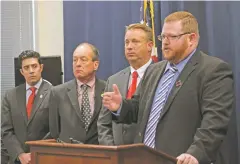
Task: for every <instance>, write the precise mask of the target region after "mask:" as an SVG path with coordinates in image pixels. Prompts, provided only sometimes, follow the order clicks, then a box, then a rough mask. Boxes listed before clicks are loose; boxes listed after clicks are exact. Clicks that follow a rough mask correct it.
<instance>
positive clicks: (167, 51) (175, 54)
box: [162, 42, 188, 64]
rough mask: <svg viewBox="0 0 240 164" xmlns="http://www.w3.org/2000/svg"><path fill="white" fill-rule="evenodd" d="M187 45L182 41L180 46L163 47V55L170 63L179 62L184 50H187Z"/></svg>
mask: <svg viewBox="0 0 240 164" xmlns="http://www.w3.org/2000/svg"><path fill="white" fill-rule="evenodd" d="M187 48H188V45H187V43H186V42H184V43H183V44H182V45H181V46H178V47H174V48H170V47H167V48H163V51H162V52H163V57H164V59H166V60H168V61H169V62H171V63H175V64H177V63H179V62H180V61H181V59H182V58H183V56H185V51H186V50H187Z"/></svg>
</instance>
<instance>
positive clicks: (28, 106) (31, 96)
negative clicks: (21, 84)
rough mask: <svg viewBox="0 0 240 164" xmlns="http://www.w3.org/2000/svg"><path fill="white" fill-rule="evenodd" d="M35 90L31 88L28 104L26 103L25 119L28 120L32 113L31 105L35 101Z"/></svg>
mask: <svg viewBox="0 0 240 164" xmlns="http://www.w3.org/2000/svg"><path fill="white" fill-rule="evenodd" d="M36 89H37V88H35V87H31V88H30V90H31V91H32V93H31V95H30V96H29V98H28V103H27V117H28V119H29V118H30V116H31V112H32V106H33V103H34V99H35V91H36Z"/></svg>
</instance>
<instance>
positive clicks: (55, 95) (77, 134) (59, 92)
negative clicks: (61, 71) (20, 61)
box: [49, 78, 105, 144]
mask: <svg viewBox="0 0 240 164" xmlns="http://www.w3.org/2000/svg"><path fill="white" fill-rule="evenodd" d="M104 89H105V82H104V81H102V80H99V79H97V78H96V82H95V107H94V113H93V116H92V119H91V123H90V125H89V130H88V131H87V132H86V131H85V129H84V122H83V121H82V116H81V113H80V105H79V103H78V95H77V81H76V79H73V80H71V81H69V82H66V83H64V84H62V85H59V86H56V87H53V88H52V91H51V98H50V113H49V124H50V132H51V135H52V136H53V138H55V139H58V138H59V139H60V140H62V141H64V142H70V138H73V139H75V140H77V141H80V142H82V143H85V144H98V139H97V137H98V132H97V118H98V115H99V112H100V108H101V106H102V97H101V94H102V93H103V92H104Z"/></svg>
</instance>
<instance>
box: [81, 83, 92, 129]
mask: <svg viewBox="0 0 240 164" xmlns="http://www.w3.org/2000/svg"><path fill="white" fill-rule="evenodd" d="M81 87H82V90H83V92H82V103H81V114H82V118H83V122H84V125H85V130H86V131H87V130H88V126H89V124H90V122H91V108H90V103H89V98H88V85H87V84H83V85H82V86H81Z"/></svg>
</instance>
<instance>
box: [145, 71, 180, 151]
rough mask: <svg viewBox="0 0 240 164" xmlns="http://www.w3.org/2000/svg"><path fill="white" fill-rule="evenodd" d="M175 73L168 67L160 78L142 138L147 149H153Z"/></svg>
mask: <svg viewBox="0 0 240 164" xmlns="http://www.w3.org/2000/svg"><path fill="white" fill-rule="evenodd" d="M176 71H177V68H176V67H173V66H172V67H169V69H168V70H167V71H166V72H165V74H164V75H163V77H162V78H163V82H162V85H161V88H160V89H159V91H158V93H157V96H156V98H155V99H154V102H153V105H152V108H151V112H150V116H149V119H148V123H147V128H146V131H145V136H144V144H145V145H147V146H149V147H152V148H155V136H156V128H157V124H158V121H159V118H160V115H161V112H162V109H163V107H164V104H165V102H166V99H167V95H168V92H169V88H170V86H171V83H172V80H173V77H174V74H175V73H176Z"/></svg>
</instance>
